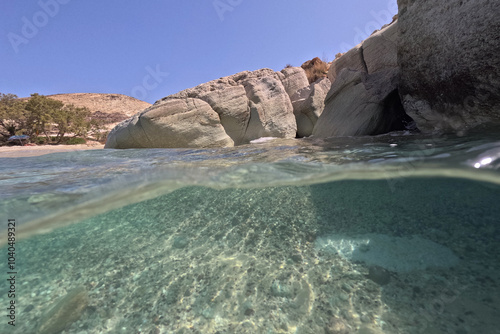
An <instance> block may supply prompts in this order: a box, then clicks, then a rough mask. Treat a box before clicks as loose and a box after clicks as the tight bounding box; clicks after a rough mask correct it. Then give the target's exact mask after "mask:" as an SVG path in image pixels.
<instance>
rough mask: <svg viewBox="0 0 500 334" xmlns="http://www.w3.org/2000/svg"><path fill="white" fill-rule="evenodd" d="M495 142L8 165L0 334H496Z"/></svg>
mask: <svg viewBox="0 0 500 334" xmlns="http://www.w3.org/2000/svg"><path fill="white" fill-rule="evenodd" d="M499 138H500V131H499V129H498V128H496V129H488V130H487V131H486V130H478V131H477V132H476V133H469V134H468V135H467V137H461V136H457V135H439V136H438V135H423V134H408V133H405V132H397V133H391V134H387V135H380V136H375V137H358V138H333V139H326V140H319V139H301V140H285V139H279V140H272V141H267V142H263V143H257V144H249V145H243V146H240V147H238V148H220V149H127V150H114V149H106V150H91V151H79V152H68V153H54V154H47V155H43V156H39V157H20V158H0V185H1V188H2V192H1V194H0V196H1V202H0V212H1V216H2V217H3V218H2V225H1V226H2V229H1V231H0V233H1V234H2V238H1V241H0V245H1V246H0V247H1V249H0V253H1V254H3V255H2V256H3V262H4V263H5V264H4V265H3V266H2V267H3V268H4V269H3V270H2V272H1V274H0V277H1V279H2V281H3V282H6V280H7V281H9V279H12V278H11V277H12V276H11V274H8V272H15V273H16V274H15V282H10V281H9V282H10V283H11V284H10V287H9V285H7V284H2V285H0V305H2V309H4V310H5V309H8V308H9V307H11V306H10V305H9V303H10V300H11V298H9V297H8V295H9V289H12V287H15V321H16V323H15V327H14V328H12V326H11V325H8V324H7V323H6V321H2V323H1V325H0V326H1V327H0V332H1V333H7V332H9V333H19V334H29V333H41V334H52V333H65V334H70V333H71V334H73V333H74V334H90V333H148V334H160V333H161V334H164V333H219V334H221V333H325V334H344V333H360V334H361V333H363V334H369V333H373V334H376V333H436V334H437V333H443V334H444V333H450V334H466V333H500V248H499V245H500V141H498V139H499ZM8 220H9V222H12V221H14V220H15V223H16V235H15V237H16V241H15V245H14V247H15V267H14V269H13V268H10V269H7V261H8V255H7V254H9V252H10V251H12V249H10V248H9V247H12V246H13V244H10V245H9V244H8V243H7V242H8V238H7V235H8V231H10V230H8V227H7V226H8V225H7V221H8ZM11 255H12V254H11ZM14 283H15V284H14ZM11 292H12V291H11ZM4 314H5V311H4ZM8 316H9V315H8V313H7V317H5V316H3V318H4V320H5V318H8ZM7 321H8V320H7Z"/></svg>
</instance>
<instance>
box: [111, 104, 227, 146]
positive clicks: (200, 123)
mask: <svg viewBox="0 0 500 334" xmlns="http://www.w3.org/2000/svg"><path fill="white" fill-rule="evenodd" d="M233 145H234V142H233V140H232V139H231V138H230V137H229V136H228V135H227V134H226V132H225V131H224V128H223V127H222V125H221V124H220V120H219V116H218V115H217V113H216V112H215V111H214V110H213V109H212V108H211V107H210V105H209V104H208V103H206V102H205V101H203V100H200V99H193V98H186V99H170V100H167V101H165V102H164V103H161V104H155V105H153V106H152V107H149V108H147V109H146V110H144V111H143V112H141V113H140V114H137V115H135V116H134V117H132V118H131V119H128V120H126V121H124V122H122V123H120V124H119V125H117V126H116V127H115V128H114V129H113V130H112V131H111V133H110V134H109V135H108V140H107V141H106V148H176V147H221V146H233Z"/></svg>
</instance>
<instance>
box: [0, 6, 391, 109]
mask: <svg viewBox="0 0 500 334" xmlns="http://www.w3.org/2000/svg"><path fill="white" fill-rule="evenodd" d="M396 13H397V5H396V0H143V1H138V0H99V1H98V0H85V1H79V0H22V1H11V0H8V1H7V0H3V1H0V92H1V93H13V94H16V95H18V96H19V97H24V96H29V95H30V94H31V93H39V94H43V95H50V94H59V93H119V94H125V95H129V96H134V97H136V98H139V99H141V100H144V101H147V102H150V103H153V102H154V101H156V100H158V99H160V98H162V97H164V96H167V95H170V94H173V93H176V92H178V91H180V90H182V89H185V88H190V87H193V86H196V85H198V84H200V83H203V82H207V81H210V80H213V79H217V78H219V77H223V76H227V75H231V74H234V73H237V72H240V71H244V70H256V69H259V68H264V67H267V68H271V69H273V70H276V71H279V70H281V69H282V68H284V67H285V66H286V65H287V64H291V65H293V66H300V65H301V64H302V63H303V62H304V61H306V60H309V59H312V58H314V57H320V58H326V59H328V60H332V59H333V58H334V57H335V54H336V53H338V52H341V51H345V50H346V49H347V48H350V47H352V46H354V45H355V44H357V43H359V42H360V41H361V39H364V38H366V37H368V35H369V34H370V33H371V32H372V31H373V30H375V29H378V28H380V27H381V26H382V25H383V24H385V23H389V22H390V20H391V18H392V16H393V15H394V14H396Z"/></svg>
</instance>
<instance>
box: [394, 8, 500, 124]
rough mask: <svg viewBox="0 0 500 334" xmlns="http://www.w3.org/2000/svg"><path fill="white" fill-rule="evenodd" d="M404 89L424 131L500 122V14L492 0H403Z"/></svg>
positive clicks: (400, 50)
mask: <svg viewBox="0 0 500 334" xmlns="http://www.w3.org/2000/svg"><path fill="white" fill-rule="evenodd" d="M398 6H399V27H400V41H399V44H398V63H399V66H400V70H401V81H400V85H399V91H400V94H401V97H402V102H403V105H404V107H405V110H406V112H407V113H408V114H409V115H410V116H411V117H412V118H413V119H414V120H415V121H416V123H417V125H418V127H419V129H421V130H430V131H432V130H446V129H448V130H449V129H453V130H458V131H461V130H464V129H466V128H468V127H471V126H475V125H477V124H480V123H483V122H488V121H492V120H497V121H498V120H499V119H500V89H499V88H500V79H499V78H500V56H499V55H500V38H499V36H500V15H499V14H500V12H499V4H498V1H491V0H474V1H471V0H446V1H441V0H427V1H422V0H398Z"/></svg>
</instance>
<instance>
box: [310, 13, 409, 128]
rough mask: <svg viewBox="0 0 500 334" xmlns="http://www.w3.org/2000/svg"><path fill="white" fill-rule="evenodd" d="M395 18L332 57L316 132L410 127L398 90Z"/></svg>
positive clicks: (396, 23)
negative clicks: (326, 93)
mask: <svg viewBox="0 0 500 334" xmlns="http://www.w3.org/2000/svg"><path fill="white" fill-rule="evenodd" d="M397 26H398V22H397V21H395V22H393V23H392V24H390V25H387V26H385V27H384V28H383V29H381V30H380V31H376V32H374V33H373V34H372V35H371V36H370V37H369V38H367V39H366V40H364V41H363V42H362V43H360V44H359V45H357V46H356V47H354V48H353V49H351V50H349V51H348V52H346V53H345V54H344V55H342V56H341V57H339V58H338V59H336V60H335V61H334V62H333V63H332V65H331V66H330V70H329V72H328V78H329V79H330V80H332V86H331V89H330V91H329V92H328V95H327V96H326V99H325V108H324V111H323V113H322V114H321V116H320V117H319V118H318V120H317V122H316V125H315V126H314V129H313V132H312V134H313V135H314V136H316V137H333V136H362V135H376V134H381V133H386V132H390V131H395V130H403V129H407V128H411V127H412V120H411V118H409V117H407V116H406V114H405V112H404V110H403V106H402V104H401V101H400V98H399V93H398V82H399V81H398V80H399V69H398V64H397V43H398V37H397V36H398V34H397Z"/></svg>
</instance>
